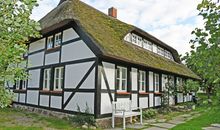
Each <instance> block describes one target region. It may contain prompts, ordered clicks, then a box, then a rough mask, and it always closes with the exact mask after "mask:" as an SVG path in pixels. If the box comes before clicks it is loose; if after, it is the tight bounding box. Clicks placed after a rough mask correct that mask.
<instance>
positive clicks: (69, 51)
mask: <svg viewBox="0 0 220 130" xmlns="http://www.w3.org/2000/svg"><path fill="white" fill-rule="evenodd" d="M93 57H96V56H95V55H94V53H93V52H92V51H91V50H90V49H89V47H88V46H87V45H86V44H85V43H84V42H83V41H82V40H80V41H76V42H73V43H70V44H66V45H63V46H62V54H61V61H62V62H67V61H74V60H80V59H85V58H93Z"/></svg>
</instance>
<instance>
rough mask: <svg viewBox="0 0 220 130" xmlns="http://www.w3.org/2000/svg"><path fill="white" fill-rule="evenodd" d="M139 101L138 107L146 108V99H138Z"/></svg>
mask: <svg viewBox="0 0 220 130" xmlns="http://www.w3.org/2000/svg"><path fill="white" fill-rule="evenodd" d="M139 101H140V104H139V105H140V107H141V108H148V97H140V98H139Z"/></svg>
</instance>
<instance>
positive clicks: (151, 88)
mask: <svg viewBox="0 0 220 130" xmlns="http://www.w3.org/2000/svg"><path fill="white" fill-rule="evenodd" d="M153 81H154V73H153V72H151V71H150V72H149V90H150V91H153V90H154V82H153Z"/></svg>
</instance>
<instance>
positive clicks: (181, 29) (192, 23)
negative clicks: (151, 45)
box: [31, 0, 203, 55]
mask: <svg viewBox="0 0 220 130" xmlns="http://www.w3.org/2000/svg"><path fill="white" fill-rule="evenodd" d="M59 1H60V0H38V4H39V6H38V7H36V8H35V9H34V10H33V13H32V15H31V18H33V19H35V20H39V19H40V18H42V17H43V16H45V15H46V14H47V13H48V12H49V11H51V10H52V9H53V8H55V7H56V6H57V4H58V3H59ZM81 1H83V2H85V3H87V4H89V5H91V6H93V7H94V8H96V9H98V10H100V11H102V12H104V13H106V14H107V12H108V8H110V7H112V6H113V7H115V8H117V10H118V19H119V20H121V21H123V22H126V23H129V24H132V25H135V26H136V27H139V28H141V29H143V30H145V31H146V32H148V33H150V34H152V35H153V36H155V37H157V38H158V39H160V40H161V41H163V42H165V43H166V44H168V45H170V46H172V47H173V48H175V49H177V51H178V52H179V54H182V55H184V54H185V53H186V52H189V51H190V44H189V41H190V39H192V38H193V36H192V35H191V32H192V31H193V30H194V29H195V28H196V27H202V25H203V20H202V18H201V17H200V16H198V13H199V12H198V11H197V10H196V7H197V5H198V4H199V3H200V2H201V0H81Z"/></svg>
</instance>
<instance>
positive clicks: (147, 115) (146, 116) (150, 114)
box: [143, 109, 157, 119]
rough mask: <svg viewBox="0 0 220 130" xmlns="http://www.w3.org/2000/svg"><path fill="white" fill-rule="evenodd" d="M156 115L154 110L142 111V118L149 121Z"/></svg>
mask: <svg viewBox="0 0 220 130" xmlns="http://www.w3.org/2000/svg"><path fill="white" fill-rule="evenodd" d="M156 114H157V111H156V110H155V109H147V110H144V111H143V118H144V119H150V118H153V117H155V116H156Z"/></svg>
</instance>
